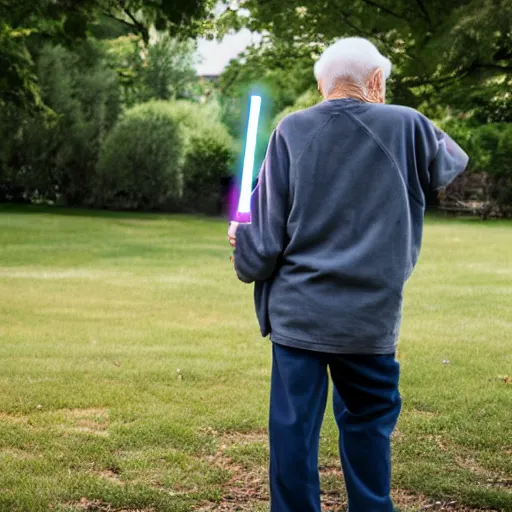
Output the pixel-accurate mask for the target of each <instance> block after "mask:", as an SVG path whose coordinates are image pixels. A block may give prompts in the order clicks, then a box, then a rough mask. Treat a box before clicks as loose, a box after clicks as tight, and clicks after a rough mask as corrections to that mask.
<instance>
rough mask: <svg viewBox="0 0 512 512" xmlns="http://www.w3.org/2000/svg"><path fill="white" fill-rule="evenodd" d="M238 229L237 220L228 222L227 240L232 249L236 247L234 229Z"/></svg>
mask: <svg viewBox="0 0 512 512" xmlns="http://www.w3.org/2000/svg"><path fill="white" fill-rule="evenodd" d="M237 229H238V222H235V221H233V222H231V223H230V224H229V229H228V240H229V245H231V247H233V249H234V248H235V247H236V230H237Z"/></svg>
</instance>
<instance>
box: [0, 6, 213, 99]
mask: <svg viewBox="0 0 512 512" xmlns="http://www.w3.org/2000/svg"><path fill="white" fill-rule="evenodd" d="M212 2H213V0H161V1H160V2H145V1H143V0H74V1H73V2H70V1H67V0H54V1H52V0H31V1H30V2H20V1H18V0H1V1H0V64H1V67H0V108H7V105H13V104H14V105H17V106H18V107H19V108H23V109H31V108H34V107H36V108H37V107H41V106H42V104H41V97H40V94H39V89H38V84H37V79H36V76H35V61H36V60H37V56H38V54H39V48H41V47H42V43H43V42H48V41H49V40H50V41H52V42H54V43H63V44H73V42H75V41H77V40H83V39H85V38H86V37H87V35H89V34H90V33H92V32H95V33H98V26H97V25H98V23H99V22H100V21H105V20H110V21H111V22H114V24H115V26H111V27H110V29H111V30H117V31H119V30H121V27H122V29H123V30H124V31H125V32H126V33H132V34H136V35H139V36H141V38H142V40H143V41H144V43H146V44H147V43H148V42H149V39H150V27H152V26H154V27H156V29H157V30H159V31H166V32H169V33H171V34H173V35H181V36H189V37H190V36H194V35H196V34H197V33H198V32H199V31H200V30H201V29H202V28H203V26H204V23H205V20H207V19H208V17H209V16H210V15H209V12H210V9H211V7H212Z"/></svg>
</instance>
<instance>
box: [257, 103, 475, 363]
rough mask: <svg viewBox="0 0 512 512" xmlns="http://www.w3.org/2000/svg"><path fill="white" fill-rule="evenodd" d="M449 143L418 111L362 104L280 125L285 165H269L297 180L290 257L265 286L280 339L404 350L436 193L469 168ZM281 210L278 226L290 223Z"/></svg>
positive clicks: (286, 246) (358, 349) (286, 253)
mask: <svg viewBox="0 0 512 512" xmlns="http://www.w3.org/2000/svg"><path fill="white" fill-rule="evenodd" d="M443 137H444V134H442V133H441V132H437V133H436V131H435V129H434V127H433V126H432V125H431V123H430V122H429V121H428V120H427V119H426V118H424V117H423V116H422V115H421V114H419V113H418V112H416V111H415V110H412V109H409V108H405V107H398V106H392V105H389V106H388V105H380V104H370V103H362V102H359V101H357V100H352V99H342V100H331V101H325V102H323V103H321V104H320V105H317V106H316V107H312V108H310V109H307V110H304V111H301V112H297V113H295V114H292V115H291V116H288V117H287V118H286V119H284V120H283V121H282V122H281V124H280V125H279V127H278V128H277V130H276V135H275V140H274V141H273V142H271V144H275V145H277V146H280V147H279V148H278V150H277V151H276V152H275V154H276V155H278V156H277V157H274V160H280V162H274V163H273V164H272V163H271V164H270V166H271V167H272V171H271V172H273V173H280V172H281V173H287V174H288V176H287V177H284V178H283V180H282V182H283V183H286V184H287V188H288V190H287V193H286V195H287V201H286V202H287V205H286V206H287V211H286V213H285V216H286V225H285V229H284V233H283V236H284V240H283V241H282V248H283V250H282V253H281V254H280V256H279V261H278V263H277V265H276V268H275V271H274V273H273V275H272V277H271V279H266V280H265V281H266V283H265V285H263V284H261V283H260V284H259V285H257V287H256V308H257V311H258V316H259V319H260V324H262V331H266V330H267V331H271V339H272V341H274V342H278V343H280V344H282V345H288V346H292V347H297V348H305V349H312V350H319V351H324V352H335V353H369V354H372V353H373V354H376V353H391V352H393V351H394V349H395V345H396V342H397V338H398V333H399V326H400V320H401V308H402V292H403V287H404V284H405V282H406V280H407V279H408V277H409V276H410V274H411V272H412V269H413V268H414V265H415V264H416V261H417V258H418V254H419V249H420V245H421V236H422V227H423V214H424V208H425V192H426V191H427V190H428V189H429V188H430V187H434V188H439V187H440V186H442V185H444V184H445V183H441V182H440V180H442V181H444V182H446V181H451V178H452V175H451V174H453V176H455V175H456V174H457V173H458V172H459V171H457V170H456V169H455V167H457V169H458V167H460V165H462V164H459V165H455V167H454V164H453V162H451V161H448V160H449V159H450V158H451V157H450V155H449V154H448V153H446V154H439V150H440V144H441V145H442V144H445V142H444V141H443V140H441V139H442V138H443ZM440 141H441V142H440ZM450 143H451V141H450ZM457 150H458V151H460V149H459V148H458V147H457ZM269 151H270V153H269V155H267V159H269V158H272V154H271V153H272V149H269ZM279 155H281V156H279ZM456 156H457V158H459V159H460V158H466V157H465V154H463V153H459V154H457V155H456ZM436 159H437V160H442V161H440V162H436ZM447 159H448V160H447ZM439 165H441V167H443V169H442V171H443V172H442V173H441V174H439V169H436V166H437V167H439ZM464 166H465V163H464V164H463V165H462V167H464ZM452 167H453V169H452ZM433 173H434V174H436V176H434V175H433ZM274 203H275V204H273V203H272V201H270V202H269V203H268V208H269V212H268V213H269V215H270V216H272V215H278V214H279V215H280V214H282V212H281V211H279V212H276V211H275V210H276V208H277V209H279V208H280V206H276V205H277V203H276V202H274ZM273 210H274V211H273ZM265 236H266V234H265V233H262V237H263V238H264V237H265ZM265 325H266V328H265V327H264V326H265ZM264 333H265V332H264Z"/></svg>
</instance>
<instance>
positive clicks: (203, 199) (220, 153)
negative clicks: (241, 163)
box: [172, 101, 234, 213]
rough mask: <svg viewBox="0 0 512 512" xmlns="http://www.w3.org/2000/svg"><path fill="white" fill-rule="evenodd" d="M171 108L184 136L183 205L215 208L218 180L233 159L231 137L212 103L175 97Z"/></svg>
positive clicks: (208, 210) (204, 209)
mask: <svg viewBox="0 0 512 512" xmlns="http://www.w3.org/2000/svg"><path fill="white" fill-rule="evenodd" d="M172 112H173V116H174V117H175V119H176V121H177V122H178V123H179V124H180V127H181V128H182V130H183V133H184V137H185V162H184V165H183V207H184V208H185V209H186V210H189V211H202V212H205V213H214V212H218V207H219V199H220V197H219V191H220V180H221V178H222V177H225V176H228V175H229V174H230V171H231V164H232V162H233V156H234V155H233V140H232V138H231V136H230V135H229V133H228V131H227V129H226V127H225V126H224V125H223V124H222V122H221V121H220V109H219V108H218V106H217V105H216V104H207V105H199V104H197V103H191V102H185V101H179V102H176V103H173V104H172Z"/></svg>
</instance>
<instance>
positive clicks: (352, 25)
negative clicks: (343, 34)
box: [340, 11, 392, 53]
mask: <svg viewBox="0 0 512 512" xmlns="http://www.w3.org/2000/svg"><path fill="white" fill-rule="evenodd" d="M340 15H341V17H342V18H343V21H344V22H345V24H346V25H347V26H348V27H350V28H351V29H353V30H354V31H355V32H356V34H357V35H364V36H366V37H372V38H373V39H377V40H378V41H379V42H380V43H381V44H382V45H383V46H385V47H386V49H387V50H388V51H389V52H390V53H391V52H392V47H391V46H389V45H388V44H387V43H386V42H385V41H383V40H382V39H381V38H380V37H379V36H378V35H377V34H374V33H372V32H370V31H368V30H364V29H363V28H361V27H358V26H357V25H356V24H355V23H354V22H352V21H350V14H347V13H346V12H343V11H340Z"/></svg>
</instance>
